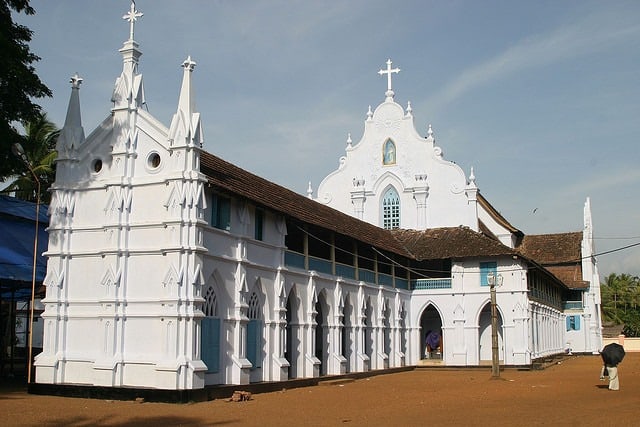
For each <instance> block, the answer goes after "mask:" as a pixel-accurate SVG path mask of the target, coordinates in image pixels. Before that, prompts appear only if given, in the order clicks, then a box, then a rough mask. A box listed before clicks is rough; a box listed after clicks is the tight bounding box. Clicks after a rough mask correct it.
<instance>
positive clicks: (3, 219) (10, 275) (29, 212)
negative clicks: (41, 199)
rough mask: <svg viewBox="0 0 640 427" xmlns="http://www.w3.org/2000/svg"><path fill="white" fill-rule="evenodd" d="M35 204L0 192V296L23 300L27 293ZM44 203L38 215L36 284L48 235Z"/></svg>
mask: <svg viewBox="0 0 640 427" xmlns="http://www.w3.org/2000/svg"><path fill="white" fill-rule="evenodd" d="M35 220H36V204H35V203H31V202H26V201H24V200H19V199H16V198H15V197H8V196H2V195H0V291H1V292H2V299H9V298H11V297H12V293H13V297H14V298H15V299H26V298H29V297H30V296H31V280H32V274H33V245H34V237H35V227H36V224H35ZM48 225H49V218H48V216H47V206H46V205H41V206H40V214H39V216H38V230H39V233H38V250H37V258H36V283H37V284H40V283H42V281H43V280H44V277H45V274H46V272H47V260H46V258H45V257H44V256H42V253H43V252H45V251H46V250H47V245H48V243H49V235H48V233H47V231H46V228H47V226H48Z"/></svg>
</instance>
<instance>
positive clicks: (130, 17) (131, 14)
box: [122, 1, 143, 40]
mask: <svg viewBox="0 0 640 427" xmlns="http://www.w3.org/2000/svg"><path fill="white" fill-rule="evenodd" d="M141 16H143V14H142V12H138V11H137V10H136V2H135V1H132V2H131V9H129V11H128V12H127V13H126V14H125V15H124V16H123V17H122V19H124V20H125V21H129V40H133V28H134V27H135V22H136V21H137V20H138V18H140V17H141Z"/></svg>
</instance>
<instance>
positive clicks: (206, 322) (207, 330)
mask: <svg viewBox="0 0 640 427" xmlns="http://www.w3.org/2000/svg"><path fill="white" fill-rule="evenodd" d="M201 329H202V330H201V334H202V339H201V341H200V354H201V358H202V361H203V362H204V364H205V365H207V372H218V371H219V369H220V319H216V318H213V317H205V318H204V319H202V323H201Z"/></svg>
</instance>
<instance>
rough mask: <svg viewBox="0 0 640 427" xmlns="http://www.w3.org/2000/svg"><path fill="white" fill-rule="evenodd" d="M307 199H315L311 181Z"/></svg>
mask: <svg viewBox="0 0 640 427" xmlns="http://www.w3.org/2000/svg"><path fill="white" fill-rule="evenodd" d="M307 197H308V198H310V199H313V188H311V181H309V187H307Z"/></svg>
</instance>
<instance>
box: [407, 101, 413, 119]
mask: <svg viewBox="0 0 640 427" xmlns="http://www.w3.org/2000/svg"><path fill="white" fill-rule="evenodd" d="M412 112H413V109H412V108H411V101H407V116H410V115H411V113H412Z"/></svg>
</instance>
